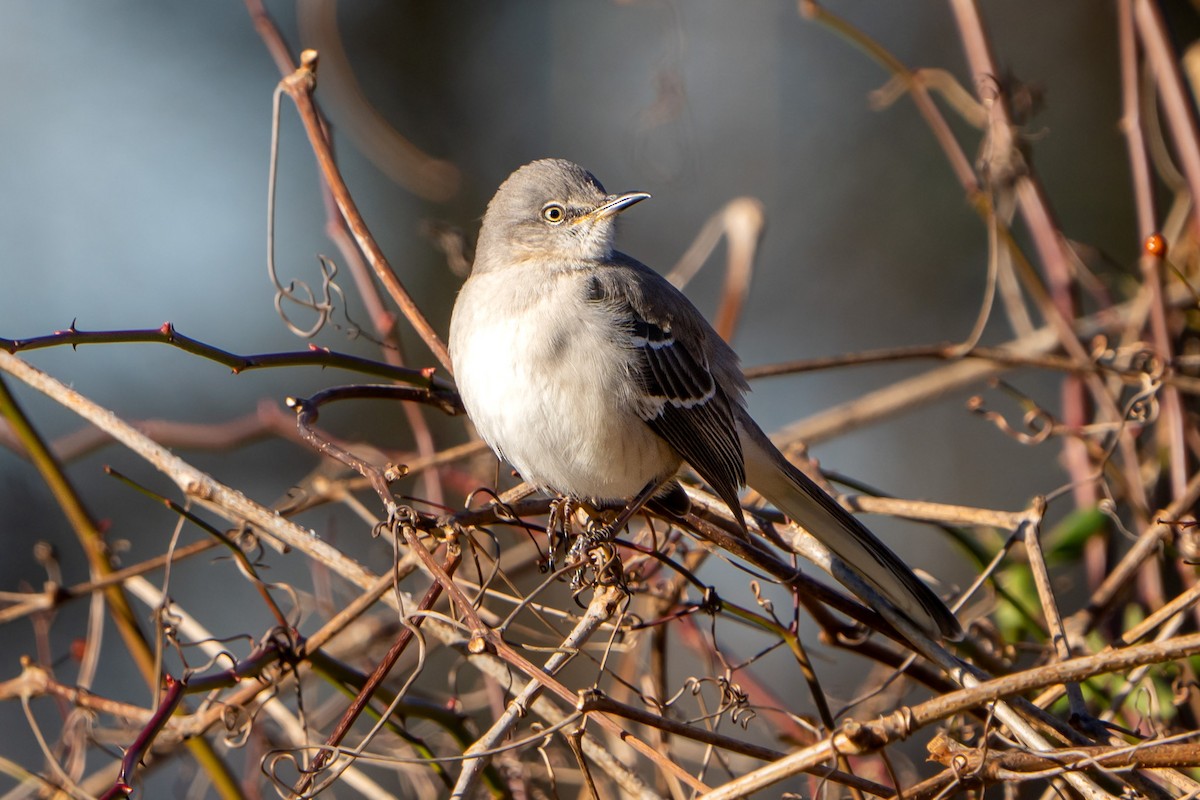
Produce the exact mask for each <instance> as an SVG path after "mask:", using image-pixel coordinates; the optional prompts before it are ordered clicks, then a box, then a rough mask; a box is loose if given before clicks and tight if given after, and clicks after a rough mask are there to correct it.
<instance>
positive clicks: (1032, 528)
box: [1020, 497, 1090, 720]
mask: <svg viewBox="0 0 1200 800" xmlns="http://www.w3.org/2000/svg"><path fill="white" fill-rule="evenodd" d="M1045 513H1046V501H1045V499H1044V498H1041V497H1039V498H1037V499H1036V500H1035V501H1034V507H1033V509H1032V512H1031V513H1030V515H1029V518H1028V519H1026V520H1025V522H1024V524H1023V525H1022V526H1021V528H1020V533H1021V534H1022V535H1021V541H1022V542H1024V544H1025V552H1026V553H1027V554H1028V555H1029V568H1030V571H1031V572H1032V573H1033V582H1034V585H1035V586H1036V587H1037V593H1038V599H1039V600H1040V601H1041V603H1042V613H1043V614H1044V615H1045V617H1046V625H1047V627H1048V628H1049V629H1050V641H1051V644H1052V645H1053V646H1054V652H1055V655H1056V656H1057V657H1058V660H1059V661H1066V660H1067V659H1068V658H1070V657H1071V644H1070V642H1069V641H1068V639H1067V632H1066V630H1064V628H1063V621H1062V614H1060V613H1059V610H1058V601H1057V600H1056V599H1055V597H1054V587H1053V586H1052V585H1051V583H1050V571H1049V570H1048V569H1047V568H1046V559H1045V557H1044V556H1043V554H1042V542H1041V531H1042V519H1043V518H1044V515H1045ZM1066 692H1067V699H1068V701H1069V702H1070V706H1071V716H1072V717H1074V718H1076V719H1078V720H1084V719H1087V718H1088V717H1089V716H1090V715H1089V714H1088V710H1087V704H1086V703H1085V702H1084V699H1083V690H1082V689H1080V688H1079V684H1077V683H1068V684H1066Z"/></svg>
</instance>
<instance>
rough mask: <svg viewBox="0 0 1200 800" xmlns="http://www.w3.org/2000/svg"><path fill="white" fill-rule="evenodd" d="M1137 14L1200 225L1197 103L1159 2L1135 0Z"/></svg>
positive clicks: (1141, 37) (1139, 27)
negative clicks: (1185, 81) (1191, 96)
mask: <svg viewBox="0 0 1200 800" xmlns="http://www.w3.org/2000/svg"><path fill="white" fill-rule="evenodd" d="M1133 18H1134V22H1135V23H1136V27H1137V33H1138V38H1139V39H1140V40H1141V42H1142V47H1143V48H1144V50H1145V52H1146V59H1147V61H1149V63H1150V67H1151V69H1153V71H1154V81H1155V84H1156V85H1157V86H1158V95H1159V101H1160V102H1161V103H1162V108H1163V111H1164V113H1165V116H1166V118H1167V125H1168V126H1169V127H1170V129H1171V135H1172V139H1173V140H1174V144H1175V149H1176V152H1177V153H1178V155H1179V160H1180V163H1181V165H1182V166H1183V174H1184V175H1185V176H1186V178H1187V183H1188V188H1189V189H1190V190H1191V195H1192V216H1193V219H1194V221H1195V224H1196V225H1198V226H1200V203H1197V202H1196V198H1200V133H1198V132H1197V130H1196V123H1195V119H1194V117H1193V116H1192V114H1193V110H1192V109H1193V104H1192V101H1191V100H1190V99H1189V97H1188V94H1187V91H1186V90H1185V89H1184V86H1183V78H1182V77H1181V76H1180V74H1179V65H1178V63H1176V60H1175V53H1174V48H1173V47H1172V46H1171V39H1170V37H1169V36H1168V35H1167V26H1166V23H1165V22H1164V21H1163V18H1162V13H1161V12H1160V11H1159V9H1158V7H1157V5H1155V4H1154V3H1152V2H1149V0H1134V3H1133Z"/></svg>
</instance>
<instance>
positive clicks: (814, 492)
mask: <svg viewBox="0 0 1200 800" xmlns="http://www.w3.org/2000/svg"><path fill="white" fill-rule="evenodd" d="M738 422H739V423H740V424H739V433H740V434H741V440H742V453H743V455H744V457H745V460H746V483H747V484H748V485H749V486H750V487H751V488H752V489H754V490H755V491H757V492H758V493H759V494H761V495H762V496H763V497H765V498H766V499H767V500H769V501H770V502H771V503H772V504H773V505H774V506H775V507H776V508H778V509H779V510H780V511H782V512H783V513H784V514H786V515H787V516H788V517H789V518H790V519H791V520H792V521H794V522H795V523H797V524H798V525H800V527H802V528H804V529H805V530H806V531H808V532H809V533H811V534H812V535H813V536H815V537H816V538H817V539H818V540H820V542H821V543H822V544H824V545H825V546H826V547H828V548H829V549H830V550H831V551H832V552H833V553H834V554H835V555H836V556H837V557H838V558H839V559H841V560H842V561H843V562H845V564H846V566H848V567H849V568H850V569H851V570H852V571H853V572H855V573H856V574H857V575H858V576H859V577H860V578H862V579H863V580H864V581H866V582H867V583H868V584H870V585H871V586H872V587H873V588H874V589H875V590H876V591H877V592H879V594H881V595H882V596H883V597H884V598H885V599H886V600H888V601H889V602H890V603H891V604H892V605H894V606H895V607H896V609H897V610H899V611H900V612H901V613H903V614H904V615H905V616H906V617H908V618H909V619H910V620H911V621H912V622H913V623H914V624H916V625H917V627H919V628H921V629H922V630H924V631H925V632H926V633H929V634H931V635H933V636H935V637H945V638H947V639H960V638H962V635H963V633H962V628H961V627H960V626H959V623H958V620H957V619H956V618H955V617H954V614H953V613H952V612H951V611H950V609H949V608H947V607H946V604H945V603H943V602H942V600H941V598H939V597H938V596H937V595H936V594H935V593H934V592H933V590H932V589H930V588H929V587H928V586H926V585H925V583H924V582H922V581H921V579H920V578H918V577H917V576H916V575H915V574H914V573H913V571H912V570H911V569H910V568H909V567H908V565H907V564H905V563H904V562H903V561H902V560H901V559H900V557H899V556H897V555H896V554H895V553H893V552H892V551H891V550H890V549H889V548H888V546H887V545H885V544H884V543H883V542H881V541H880V540H879V539H878V538H877V537H876V536H875V534H873V533H871V532H870V531H869V530H867V528H866V526H864V525H863V524H862V523H861V522H859V521H858V520H857V519H856V518H855V517H854V516H852V515H851V514H850V513H849V512H848V511H846V510H845V509H844V508H842V507H841V506H840V505H838V503H837V501H835V500H834V499H833V498H831V497H830V496H829V495H828V494H826V493H825V492H824V491H823V490H822V489H821V487H819V486H817V485H816V484H815V483H813V481H812V480H811V479H810V478H809V477H808V476H807V475H805V474H804V473H803V472H801V471H800V470H799V469H797V468H796V467H795V466H794V465H793V464H791V463H790V462H789V461H788V460H787V459H786V458H784V457H783V454H782V453H780V452H779V450H778V449H776V447H775V445H773V444H771V440H770V439H768V438H767V436H766V434H764V433H763V432H762V430H761V429H760V428H759V427H758V425H756V424H755V423H754V421H753V420H751V419H750V418H749V416H748V415H745V414H743V415H741V419H739V420H738Z"/></svg>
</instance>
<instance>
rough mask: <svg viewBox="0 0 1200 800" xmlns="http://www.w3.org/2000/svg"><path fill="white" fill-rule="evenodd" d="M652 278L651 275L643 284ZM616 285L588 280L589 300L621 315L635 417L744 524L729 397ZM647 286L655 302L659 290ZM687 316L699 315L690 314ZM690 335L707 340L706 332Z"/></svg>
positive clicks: (662, 323)
mask: <svg viewBox="0 0 1200 800" xmlns="http://www.w3.org/2000/svg"><path fill="white" fill-rule="evenodd" d="M639 266H640V265H639ZM643 269H644V268H643ZM634 274H635V276H636V277H639V278H644V276H645V273H643V272H641V271H638V272H635V273H634ZM655 278H658V276H657V275H654V276H653V277H652V278H651V280H654V279H655ZM658 280H661V278H659V279H658ZM662 283H663V285H664V286H665V287H666V288H667V290H669V293H670V294H668V295H667V297H668V298H669V299H670V300H671V301H673V302H682V303H687V302H688V301H687V300H686V299H685V298H684V297H683V296H682V295H680V294H678V291H677V290H676V289H675V288H674V287H673V286H670V284H667V283H666V282H665V281H662ZM619 286H620V284H616V285H614V284H612V283H609V282H607V281H594V282H593V283H592V286H591V292H590V293H591V299H593V300H594V301H597V302H605V303H609V304H613V305H617V306H621V308H619V309H618V310H619V311H621V312H623V313H624V314H625V315H627V319H628V328H627V331H626V333H627V335H628V336H629V341H630V345H631V347H632V348H633V349H634V351H635V358H634V360H633V365H632V369H633V373H634V374H633V375H632V377H633V378H634V379H635V380H636V381H637V382H638V385H639V387H640V388H641V390H642V393H643V395H644V397H645V399H646V402H645V403H644V404H643V409H644V413H643V419H645V421H646V424H647V425H649V426H650V428H651V429H652V430H653V431H654V432H655V433H657V434H658V435H659V436H661V437H662V438H663V439H664V440H666V442H667V444H669V445H671V447H673V448H674V449H675V451H676V452H678V453H679V455H680V456H682V458H683V460H684V461H686V462H687V463H688V464H690V465H691V466H692V469H694V470H696V472H697V473H699V475H700V477H701V478H703V479H704V480H705V482H707V483H708V485H709V486H711V487H712V488H713V490H714V491H715V492H716V493H717V496H718V497H720V498H721V499H722V500H723V501H725V504H726V505H728V506H729V510H730V511H732V512H733V514H734V516H735V517H736V518H737V519H738V521H739V522H742V523H743V524H744V521H743V518H742V507H741V504H740V503H739V502H738V490H739V489H740V488H741V486H742V485H743V484H745V482H746V468H745V463H744V461H743V458H742V445H741V442H740V440H739V439H738V433H737V426H736V423H735V421H734V415H733V409H732V407H731V405H730V398H729V397H728V396H727V394H726V392H725V391H724V390H723V389H722V387H721V386H720V385H719V384H718V382H717V380H716V379H715V378H714V376H713V374H712V371H711V370H710V368H709V360H708V358H707V357H706V356H705V353H704V349H703V347H701V346H697V347H696V348H694V349H693V348H689V347H688V346H686V345H685V344H684V343H682V342H681V341H679V340H678V339H676V338H675V336H674V334H673V331H672V325H671V322H670V315H669V314H655V313H654V312H655V309H651V308H648V307H647V304H646V303H645V302H639V300H641V299H642V297H643V295H642V293H641V292H640V291H639V292H637V293H636V294H625V295H624V296H617V295H618V293H619V292H620V289H619V288H618V287H619ZM637 288H638V289H641V288H643V287H640V286H638V287H637ZM655 288H656V289H658V291H659V294H658V296H659V297H662V296H663V295H662V294H661V292H662V291H663V289H662V288H661V287H655ZM690 311H691V313H693V314H697V315H698V314H699V312H698V311H695V309H690ZM706 327H707V326H706ZM698 333H699V335H701V336H704V335H713V336H715V334H711V333H710V332H709V331H706V330H701V331H699V332H698ZM697 344H698V345H703V344H704V343H702V342H698V343H697Z"/></svg>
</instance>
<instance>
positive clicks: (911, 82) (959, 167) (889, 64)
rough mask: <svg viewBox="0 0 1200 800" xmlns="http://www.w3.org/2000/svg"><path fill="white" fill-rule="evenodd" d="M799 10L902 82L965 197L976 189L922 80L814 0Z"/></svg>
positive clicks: (805, 1) (804, 2)
mask: <svg viewBox="0 0 1200 800" xmlns="http://www.w3.org/2000/svg"><path fill="white" fill-rule="evenodd" d="M799 10H800V15H801V16H803V17H805V18H806V19H811V20H815V21H816V22H820V23H822V24H824V25H827V26H828V27H830V28H831V29H833V30H835V31H837V33H838V34H840V35H841V36H843V37H844V38H845V39H846V40H847V41H850V42H852V43H853V44H855V45H857V46H858V47H860V48H862V49H863V50H864V51H865V52H866V53H867V54H868V55H870V56H871V57H872V58H874V59H875V60H876V61H878V62H879V63H880V64H882V65H883V66H884V67H885V68H886V69H888V70H889V71H890V72H891V73H892V74H893V75H895V76H896V77H897V78H898V79H900V80H901V81H903V82H904V86H905V88H906V89H907V90H908V92H909V94H910V95H911V96H912V99H913V104H914V105H916V107H917V111H918V112H919V113H920V114H921V116H922V117H923V118H924V119H925V123H926V124H927V125H928V126H929V128H930V130H931V131H932V132H933V136H934V139H936V140H937V143H938V144H939V145H941V148H942V151H943V152H944V153H945V154H946V160H947V161H949V162H950V168H951V169H953V170H954V174H955V176H956V177H957V178H958V181H959V183H961V184H962V185H963V188H964V189H966V191H967V194H968V196H970V195H974V194H975V193H976V192H978V191H979V185H978V183H976V180H975V171H974V170H973V169H971V162H970V160H969V159H968V158H967V156H966V154H964V153H963V151H962V148H961V147H959V145H958V141H957V140H956V139H955V138H954V132H953V131H951V130H950V126H949V124H947V122H946V118H945V117H943V116H942V114H941V112H940V111H938V108H937V105H936V104H935V103H934V102H933V98H932V97H930V96H929V90H928V89H927V88H926V86H925V82H924V81H922V80H921V79H920V78H919V77H918V76H917V75H915V74H914V73H913V72H912V70H910V69H909V68H908V67H906V66H904V64H903V63H901V62H900V60H899V59H897V58H896V57H895V56H893V55H892V54H891V53H889V52H888V51H887V50H886V49H885V48H884V47H882V46H881V45H880V44H879V43H878V42H876V41H875V40H874V39H872V38H871V37H869V36H867V35H866V34H865V33H863V32H862V31H860V30H858V29H857V28H855V27H854V26H852V25H850V24H849V23H848V22H846V21H845V20H844V19H842V18H841V17H839V16H837V15H836V14H834V13H833V12H831V11H829V10H828V9H826V8H824V7H823V6H821V5H818V4H817V3H816V2H814V0H799Z"/></svg>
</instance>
